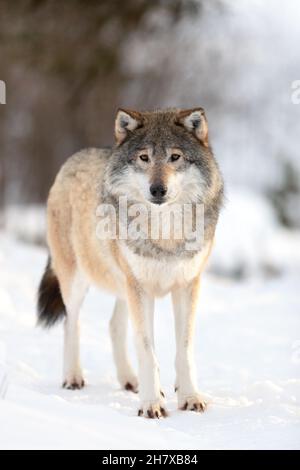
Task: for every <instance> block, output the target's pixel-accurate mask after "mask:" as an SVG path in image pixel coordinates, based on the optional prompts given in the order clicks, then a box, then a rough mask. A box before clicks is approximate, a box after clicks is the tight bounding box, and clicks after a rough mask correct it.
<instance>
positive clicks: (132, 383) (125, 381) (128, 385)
mask: <svg viewBox="0 0 300 470" xmlns="http://www.w3.org/2000/svg"><path fill="white" fill-rule="evenodd" d="M118 379H119V382H120V385H121V387H122V388H124V389H125V390H128V391H130V392H134V393H137V392H138V385H139V384H138V379H137V377H136V376H135V375H134V373H132V372H131V373H128V374H122V376H119V377H118Z"/></svg>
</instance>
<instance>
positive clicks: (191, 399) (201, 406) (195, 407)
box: [178, 393, 207, 413]
mask: <svg viewBox="0 0 300 470" xmlns="http://www.w3.org/2000/svg"><path fill="white" fill-rule="evenodd" d="M178 408H179V409H181V410H190V411H197V412H200V413H203V411H205V410H206V408H207V401H206V400H205V399H204V397H203V396H202V395H201V394H200V393H192V394H190V395H178Z"/></svg>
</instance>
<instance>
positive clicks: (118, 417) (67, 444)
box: [0, 234, 300, 449]
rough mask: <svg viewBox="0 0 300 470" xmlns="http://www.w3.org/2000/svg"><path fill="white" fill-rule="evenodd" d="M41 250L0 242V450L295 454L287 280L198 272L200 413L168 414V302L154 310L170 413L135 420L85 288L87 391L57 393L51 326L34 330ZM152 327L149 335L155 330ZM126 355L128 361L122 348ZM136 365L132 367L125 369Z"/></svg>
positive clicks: (56, 337) (295, 341)
mask: <svg viewBox="0 0 300 470" xmlns="http://www.w3.org/2000/svg"><path fill="white" fill-rule="evenodd" d="M46 256H47V255H46V252H45V251H44V250H43V249H42V248H34V247H32V246H30V245H26V244H24V243H21V242H16V241H14V240H13V238H12V237H8V236H7V235H4V234H0V421H1V426H0V448H2V449H16V448H18V449H20V448H22V449H118V448H119V449H136V448H142V449H149V448H156V449H160V448H163V449H232V448H233V449H291V448H298V449H299V448H300V295H299V288H300V284H299V277H298V278H297V275H296V272H294V274H285V275H283V276H281V277H273V278H270V279H269V280H266V279H262V278H259V277H258V276H256V277H253V278H251V280H248V281H241V282H237V281H230V280H228V279H226V278H221V277H214V276H212V275H208V274H207V275H206V276H205V278H204V280H203V286H202V292H203V294H202V297H201V302H200V306H199V315H198V321H197V341H196V357H197V365H198V381H199V385H200V389H201V390H202V392H203V393H204V394H205V395H206V396H207V397H209V400H210V402H211V403H210V406H209V408H208V410H207V412H206V413H205V414H196V413H194V412H183V411H178V410H177V409H176V399H175V394H174V392H173V383H174V375H175V374H174V367H173V363H174V357H175V349H174V334H173V318H172V313H171V308H170V302H169V299H163V300H162V301H159V302H158V303H157V305H156V317H155V318H156V330H157V331H156V346H157V353H158V358H159V362H160V369H161V380H162V386H163V389H164V392H165V394H166V400H167V407H168V410H169V412H170V416H169V417H168V418H167V419H163V420H159V421H154V420H146V419H144V418H139V417H137V416H136V413H137V408H138V397H137V396H136V395H134V394H132V393H130V392H125V391H122V390H120V388H119V386H118V383H117V381H116V378H115V371H114V367H113V361H112V354H111V347H110V340H109V335H108V322H109V318H110V314H111V311H112V307H113V299H112V298H111V297H109V296H107V295H105V294H103V293H102V292H98V291H96V290H92V291H91V292H90V293H89V295H88V297H87V299H86V302H85V304H84V307H83V312H82V316H81V319H82V363H83V368H84V371H85V377H86V379H87V383H88V385H87V387H86V388H84V389H83V390H81V391H68V390H63V389H62V388H61V387H60V384H61V368H62V354H61V351H62V328H61V326H58V327H56V328H55V329H53V330H50V331H49V332H47V331H43V330H40V329H38V328H36V327H35V293H36V286H37V284H38V282H39V278H40V276H41V273H42V270H43V268H44V265H45V262H46ZM158 324H159V328H157V326H158ZM131 355H132V358H133V361H134V363H135V357H134V350H133V346H132V345H131ZM135 364H136V363H135Z"/></svg>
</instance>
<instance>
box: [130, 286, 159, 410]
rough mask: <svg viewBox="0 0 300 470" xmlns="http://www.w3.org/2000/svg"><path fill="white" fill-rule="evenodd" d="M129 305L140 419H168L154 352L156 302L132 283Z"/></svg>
mask: <svg viewBox="0 0 300 470" xmlns="http://www.w3.org/2000/svg"><path fill="white" fill-rule="evenodd" d="M127 303H128V310H129V314H130V317H131V320H132V323H133V327H134V332H135V342H136V349H137V355H138V368H139V374H138V375H139V396H140V399H141V405H140V409H139V416H145V417H147V418H160V417H162V416H167V412H166V409H165V405H164V400H163V396H162V394H161V392H160V380H159V369H158V364H157V360H156V357H155V352H154V340H153V313H154V299H153V298H151V297H150V296H149V295H147V294H146V293H145V292H144V291H143V289H142V288H141V286H139V285H137V284H136V283H135V282H132V281H131V282H128V286H127Z"/></svg>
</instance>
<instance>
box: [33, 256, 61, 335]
mask: <svg viewBox="0 0 300 470" xmlns="http://www.w3.org/2000/svg"><path fill="white" fill-rule="evenodd" d="M37 314H38V325H40V326H43V327H45V328H50V327H51V326H53V325H54V324H55V323H57V322H58V321H60V320H62V319H63V318H64V317H65V315H66V307H65V304H64V301H63V299H62V295H61V291H60V287H59V281H58V279H57V277H56V275H55V273H54V271H53V269H52V268H51V259H50V257H49V258H48V262H47V266H46V269H45V272H44V274H43V277H42V279H41V282H40V285H39V290H38V301H37Z"/></svg>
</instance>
